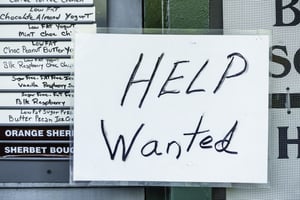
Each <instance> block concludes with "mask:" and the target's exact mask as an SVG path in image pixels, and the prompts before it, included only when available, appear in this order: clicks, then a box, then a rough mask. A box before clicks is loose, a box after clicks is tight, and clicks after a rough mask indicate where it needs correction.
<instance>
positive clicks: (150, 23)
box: [143, 0, 162, 28]
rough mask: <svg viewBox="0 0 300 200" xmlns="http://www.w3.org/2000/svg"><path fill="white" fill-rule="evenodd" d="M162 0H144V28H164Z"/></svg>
mask: <svg viewBox="0 0 300 200" xmlns="http://www.w3.org/2000/svg"><path fill="white" fill-rule="evenodd" d="M161 5H162V3H161V0H144V23H143V24H144V28H162V10H161V9H162V8H161Z"/></svg>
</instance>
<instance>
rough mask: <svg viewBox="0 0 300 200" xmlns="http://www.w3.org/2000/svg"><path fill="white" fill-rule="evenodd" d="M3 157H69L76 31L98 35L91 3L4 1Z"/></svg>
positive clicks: (0, 74)
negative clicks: (73, 36) (74, 38)
mask: <svg viewBox="0 0 300 200" xmlns="http://www.w3.org/2000/svg"><path fill="white" fill-rule="evenodd" d="M0 8H1V9H0V30H1V31H0V83H1V84H0V159H2V160H7V159H21V160H22V159H24V160H33V159H69V158H70V153H72V151H73V150H72V147H71V146H72V145H71V142H70V141H71V137H73V131H72V130H71V129H70V125H71V124H72V122H73V112H72V110H71V109H72V102H73V90H74V84H73V75H72V72H73V60H72V59H71V57H72V54H73V46H72V42H71V37H72V35H73V33H74V32H75V30H80V31H84V32H95V31H96V24H95V19H96V16H95V6H94V4H93V1H92V0H75V1H74V0H17V1H14V0H2V1H1V2H0Z"/></svg>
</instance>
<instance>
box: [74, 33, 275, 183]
mask: <svg viewBox="0 0 300 200" xmlns="http://www.w3.org/2000/svg"><path fill="white" fill-rule="evenodd" d="M268 65H269V40H268V36H254V35H252V36H246V35H242V36H216V35H214V36H212V35H211V36H209V35H129V34H77V35H76V37H75V99H74V102H75V103H74V115H75V116H74V117H75V120H74V129H75V130H74V131H75V132H74V164H73V168H74V177H73V178H74V180H75V181H151V182H152V181H161V182H239V183H266V182H267V155H268V142H267V141H268V73H269V72H268Z"/></svg>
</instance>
